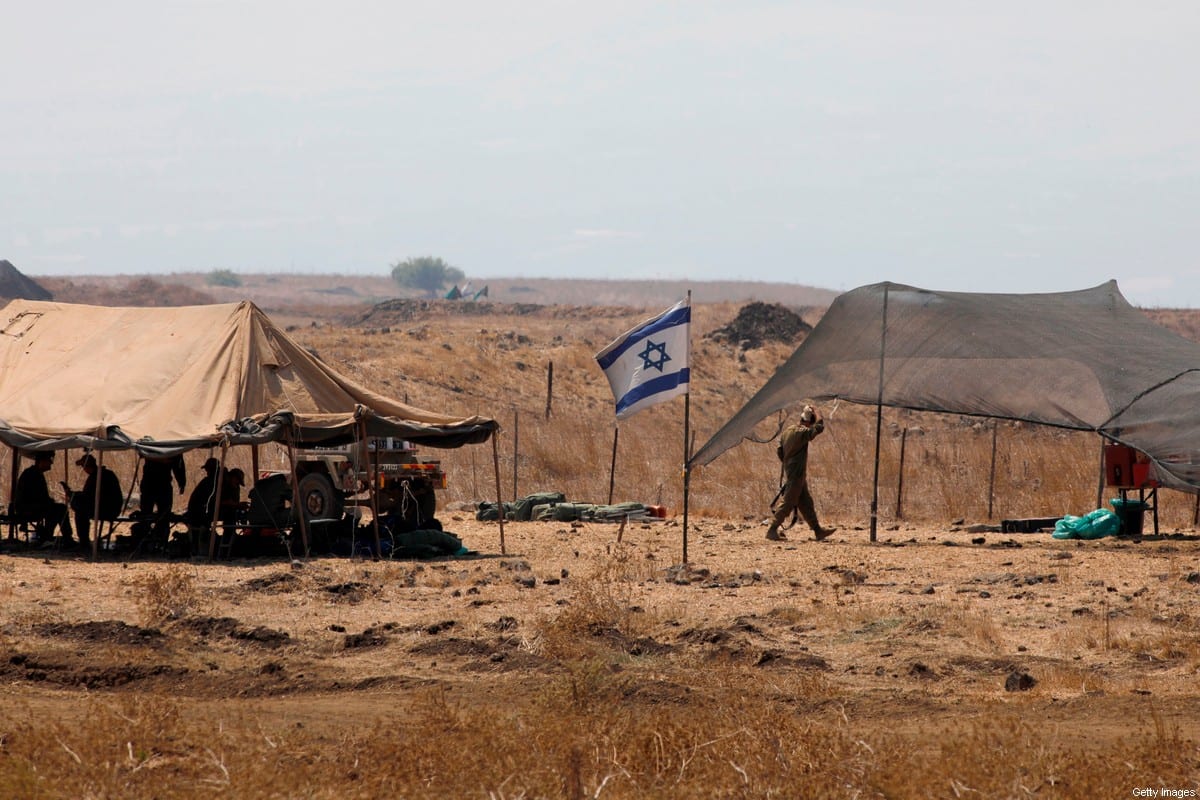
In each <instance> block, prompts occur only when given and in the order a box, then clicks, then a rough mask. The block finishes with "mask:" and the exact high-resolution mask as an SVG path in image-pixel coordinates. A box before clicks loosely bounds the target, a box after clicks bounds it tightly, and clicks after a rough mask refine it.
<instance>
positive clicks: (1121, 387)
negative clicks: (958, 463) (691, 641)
mask: <svg viewBox="0 0 1200 800" xmlns="http://www.w3.org/2000/svg"><path fill="white" fill-rule="evenodd" d="M885 309H886V326H885V324H884V321H885ZM881 364H882V373H881ZM881 374H882V383H881ZM804 398H810V399H813V400H833V399H841V400H845V401H849V402H853V403H862V404H870V405H874V404H876V403H877V402H881V403H882V404H883V405H884V406H889V407H894V408H909V409H916V410H922V411H940V412H947V413H953V414H966V415H977V416H987V417H996V418H1001V419H1013V420H1025V421H1028V422H1036V423H1041V424H1045V425H1053V426H1057V427H1062V428H1070V429H1075V430H1090V431H1095V432H1097V433H1099V434H1101V435H1102V436H1104V437H1106V438H1108V439H1111V440H1113V441H1116V442H1121V443H1124V444H1128V445H1131V446H1133V447H1135V448H1137V449H1138V450H1140V451H1142V452H1144V453H1146V454H1147V455H1148V456H1149V457H1150V458H1151V460H1152V461H1153V463H1154V465H1155V472H1156V474H1157V477H1158V479H1159V480H1160V481H1162V482H1163V484H1164V485H1167V486H1171V487H1174V488H1179V489H1185V490H1188V491H1197V489H1200V344H1197V343H1195V342H1192V341H1190V340H1188V339H1185V338H1183V337H1181V336H1178V335H1176V334H1175V333H1173V332H1171V331H1169V330H1167V329H1166V328H1163V327H1161V326H1159V325H1157V324H1155V323H1154V322H1152V321H1151V320H1150V319H1149V318H1147V317H1146V316H1145V315H1144V314H1142V313H1141V312H1139V311H1138V310H1137V309H1135V308H1134V307H1133V306H1131V305H1130V304H1129V303H1128V301H1126V300H1125V298H1124V297H1123V296H1122V295H1121V292H1120V290H1119V289H1118V288H1117V284H1116V282H1115V281H1109V282H1107V283H1105V284H1102V285H1100V286H1096V287H1094V288H1091V289H1084V290H1081V291H1075V292H1059V293H1048V294H977V293H967V292H937V291H929V290H926V289H918V288H914V287H911V286H903V285H899V284H894V283H879V284H873V285H870V286H863V287H860V288H858V289H854V290H853V291H850V292H847V293H846V294H843V295H841V296H840V297H838V298H837V299H836V300H835V301H834V302H833V304H832V305H831V306H830V307H829V310H828V311H827V312H826V314H825V316H824V317H823V318H822V319H821V321H820V322H819V323H818V324H817V326H816V327H815V328H814V329H813V331H812V333H810V334H809V336H808V338H807V339H806V340H805V341H804V342H803V343H802V344H801V345H800V346H799V347H798V348H797V349H796V351H795V352H794V353H793V354H792V355H791V357H790V358H789V359H788V360H787V361H786V362H785V363H784V364H783V365H782V366H781V367H780V368H779V369H778V371H776V373H775V375H774V376H772V377H771V379H770V380H768V381H767V383H766V384H765V385H764V386H763V387H762V388H761V389H760V390H759V391H758V392H757V393H756V394H755V395H754V396H753V397H752V398H751V399H750V400H749V401H748V402H747V403H746V404H745V405H744V406H743V407H742V408H741V409H740V410H739V411H738V412H737V413H736V414H734V416H733V417H732V418H731V419H730V420H729V421H728V422H726V423H725V425H724V426H722V427H721V429H720V430H718V431H717V433H716V434H714V435H713V437H712V438H711V439H710V440H709V441H708V442H707V443H706V444H705V445H704V446H703V447H701V448H700V450H698V451H697V452H696V454H695V455H694V456H693V457H692V459H691V461H690V462H689V463H690V464H691V465H692V466H699V465H703V464H707V463H709V462H710V461H712V460H713V459H715V458H716V457H717V456H719V455H720V454H721V453H723V452H724V451H725V450H727V449H728V448H730V447H732V446H734V445H736V444H738V443H739V442H740V441H741V440H742V438H743V437H745V436H746V435H747V434H749V433H750V431H751V429H752V428H753V427H754V425H756V424H757V423H758V422H759V421H761V420H762V419H763V418H765V417H766V416H767V415H769V414H771V413H773V412H775V411H778V410H781V409H783V408H785V407H787V406H789V405H791V404H793V403H795V402H797V401H799V400H801V399H804Z"/></svg>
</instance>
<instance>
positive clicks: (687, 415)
mask: <svg viewBox="0 0 1200 800" xmlns="http://www.w3.org/2000/svg"><path fill="white" fill-rule="evenodd" d="M687 305H688V309H689V310H690V309H691V307H692V290H691V289H688V293H687ZM691 339H692V334H691V328H690V327H689V328H688V350H689V352H688V370H689V372H688V388H687V391H686V392H684V394H683V563H684V564H686V563H688V496H689V494H690V491H691V485H692V468H691V467H690V466H688V461H689V460H690V458H691V455H692V454H691V453H690V452H689V449H690V448H689V447H688V440H689V439H690V438H691V435H690V433H691V431H690V430H689V428H690V426H691V416H692V414H691V412H692V380H691V371H690V370H691V360H692V358H691V355H692V354H691V352H690V351H691V348H692V342H691Z"/></svg>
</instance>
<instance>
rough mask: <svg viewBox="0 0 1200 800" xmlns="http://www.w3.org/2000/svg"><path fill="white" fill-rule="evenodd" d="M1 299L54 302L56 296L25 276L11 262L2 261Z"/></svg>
mask: <svg viewBox="0 0 1200 800" xmlns="http://www.w3.org/2000/svg"><path fill="white" fill-rule="evenodd" d="M0 297H3V298H6V299H8V300H53V299H54V295H52V294H50V292H48V291H46V290H45V289H44V288H43V287H42V285H41V284H40V283H38V282H37V281H35V280H34V279H33V278H30V277H28V276H26V275H25V274H23V273H22V272H21V270H19V269H17V268H16V267H14V266H13V265H12V262H11V261H8V260H6V259H0Z"/></svg>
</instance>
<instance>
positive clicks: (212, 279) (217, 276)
mask: <svg viewBox="0 0 1200 800" xmlns="http://www.w3.org/2000/svg"><path fill="white" fill-rule="evenodd" d="M204 282H205V283H207V284H208V285H209V286H235V287H236V286H241V285H242V279H241V278H239V277H238V276H237V275H236V274H234V272H233V270H229V269H214V270H213V271H212V272H210V273H208V277H207V278H205V279H204Z"/></svg>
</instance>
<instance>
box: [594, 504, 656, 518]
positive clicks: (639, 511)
mask: <svg viewBox="0 0 1200 800" xmlns="http://www.w3.org/2000/svg"><path fill="white" fill-rule="evenodd" d="M588 515H589V518H591V519H597V520H621V519H624V518H625V517H644V516H647V511H646V506H645V504H643V503H635V502H628V503H617V504H615V505H611V506H593V508H592V510H591V511H590V512H588Z"/></svg>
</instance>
